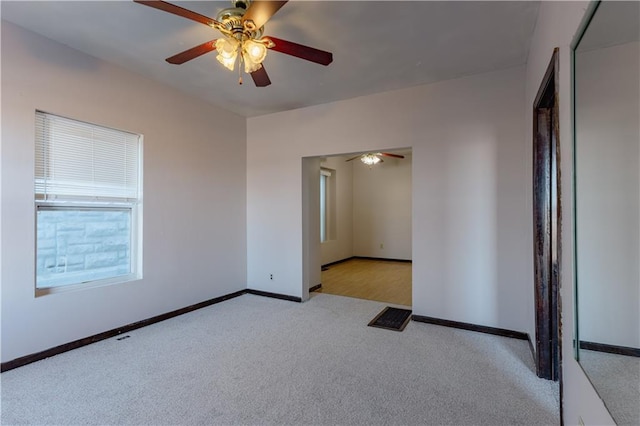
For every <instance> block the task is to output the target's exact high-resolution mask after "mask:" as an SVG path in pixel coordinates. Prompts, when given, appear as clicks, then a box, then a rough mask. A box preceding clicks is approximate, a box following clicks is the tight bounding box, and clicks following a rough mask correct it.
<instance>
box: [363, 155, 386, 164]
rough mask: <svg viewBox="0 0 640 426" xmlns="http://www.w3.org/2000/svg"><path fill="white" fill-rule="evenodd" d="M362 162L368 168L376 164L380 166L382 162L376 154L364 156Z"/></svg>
mask: <svg viewBox="0 0 640 426" xmlns="http://www.w3.org/2000/svg"><path fill="white" fill-rule="evenodd" d="M360 161H362V162H363V163H364V164H366V165H367V166H373V165H374V164H378V163H379V162H380V161H381V160H380V157H378V156H377V155H375V154H364V155H363V156H362V157H360Z"/></svg>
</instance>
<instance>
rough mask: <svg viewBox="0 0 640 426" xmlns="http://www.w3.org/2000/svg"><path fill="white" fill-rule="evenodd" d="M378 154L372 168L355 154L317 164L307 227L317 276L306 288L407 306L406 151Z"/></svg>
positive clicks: (408, 161) (408, 208)
mask: <svg viewBox="0 0 640 426" xmlns="http://www.w3.org/2000/svg"><path fill="white" fill-rule="evenodd" d="M375 152H377V151H375ZM384 152H385V153H389V154H390V155H389V156H380V157H381V159H382V161H381V162H378V163H377V164H365V163H364V162H363V161H361V159H360V155H361V154H355V153H354V154H344V155H337V156H336V155H334V156H327V157H322V158H321V159H320V162H319V167H318V168H319V169H320V173H319V177H318V180H319V181H318V188H319V189H318V200H319V201H318V202H317V208H318V211H319V214H318V222H316V223H315V224H314V223H309V227H310V228H311V230H312V233H313V232H317V231H316V230H319V231H320V232H319V234H320V238H319V240H320V241H319V249H318V258H319V259H318V261H319V262H318V264H319V266H320V267H321V271H320V277H319V279H320V282H319V283H318V284H319V285H310V289H311V290H315V291H318V292H322V293H328V294H336V295H342V296H347V297H355V298H361V299H368V300H376V301H381V302H387V303H391V304H397V305H403V306H410V305H411V256H412V255H411V250H412V248H411V246H412V244H411V175H412V173H411V149H403V150H390V151H384ZM362 154H367V153H366V152H365V153H362ZM316 175H318V169H316ZM311 251H313V250H311Z"/></svg>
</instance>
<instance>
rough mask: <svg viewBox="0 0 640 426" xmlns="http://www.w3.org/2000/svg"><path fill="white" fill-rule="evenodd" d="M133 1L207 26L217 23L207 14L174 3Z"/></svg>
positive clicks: (160, 0) (150, 0)
mask: <svg viewBox="0 0 640 426" xmlns="http://www.w3.org/2000/svg"><path fill="white" fill-rule="evenodd" d="M133 1H134V2H135V3H140V4H143V5H145V6H149V7H153V8H154V9H158V10H162V11H164V12H169V13H173V14H174V15H178V16H182V17H183V18H187V19H191V20H192V21H196V22H200V23H201V24H204V25H206V26H208V27H214V25H216V24H219V22H218V21H216V20H215V19H211V18H209V17H207V16H204V15H200V14H199V13H196V12H192V11H190V10H188V9H185V8H183V7H180V6H176V5H175V4H171V3H167V2H166V1H162V0H133Z"/></svg>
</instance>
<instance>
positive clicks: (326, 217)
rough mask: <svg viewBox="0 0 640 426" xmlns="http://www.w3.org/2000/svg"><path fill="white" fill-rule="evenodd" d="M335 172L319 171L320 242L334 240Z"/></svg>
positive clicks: (328, 170) (323, 169)
mask: <svg viewBox="0 0 640 426" xmlns="http://www.w3.org/2000/svg"><path fill="white" fill-rule="evenodd" d="M335 174H336V172H335V170H330V169H325V168H322V169H320V242H323V243H324V242H325V241H329V240H331V239H334V238H335V235H334V223H335V219H334V218H335Z"/></svg>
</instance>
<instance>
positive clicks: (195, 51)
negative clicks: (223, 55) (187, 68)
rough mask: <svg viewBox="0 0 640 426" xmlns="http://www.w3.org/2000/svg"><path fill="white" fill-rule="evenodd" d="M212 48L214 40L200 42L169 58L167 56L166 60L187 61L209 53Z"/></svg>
mask: <svg viewBox="0 0 640 426" xmlns="http://www.w3.org/2000/svg"><path fill="white" fill-rule="evenodd" d="M212 50H216V41H215V40H211V41H208V42H206V43H202V44H201V45H199V46H196V47H192V48H191V49H188V50H185V51H184V52H180V53H178V54H177V55H173V56H172V57H170V58H167V59H166V61H167V62H169V63H170V64H176V65H180V64H184V63H185V62H187V61H190V60H192V59H195V58H197V57H198V56H201V55H204V54H205V53H209V52H211V51H212Z"/></svg>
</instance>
